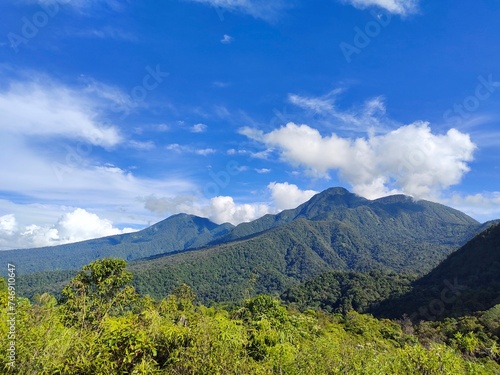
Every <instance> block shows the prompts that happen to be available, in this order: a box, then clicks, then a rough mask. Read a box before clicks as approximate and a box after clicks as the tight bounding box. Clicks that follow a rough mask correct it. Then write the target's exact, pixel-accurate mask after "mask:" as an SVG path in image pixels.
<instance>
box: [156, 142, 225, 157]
mask: <svg viewBox="0 0 500 375" xmlns="http://www.w3.org/2000/svg"><path fill="white" fill-rule="evenodd" d="M166 149H167V150H169V151H173V152H176V153H179V154H181V153H192V154H196V155H202V156H207V155H211V154H215V153H216V152H217V150H214V149H213V148H201V149H196V148H193V147H191V146H186V145H180V144H178V143H173V144H170V145H168V146H166Z"/></svg>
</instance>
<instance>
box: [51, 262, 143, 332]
mask: <svg viewBox="0 0 500 375" xmlns="http://www.w3.org/2000/svg"><path fill="white" fill-rule="evenodd" d="M126 265H127V264H126V262H125V261H124V260H123V259H113V258H104V259H100V260H96V261H94V262H92V263H90V264H88V265H86V266H84V267H83V268H82V270H81V271H80V272H79V273H78V274H77V275H76V276H75V277H74V278H73V279H72V280H71V282H70V283H69V284H68V285H66V286H65V287H64V289H63V291H62V298H61V301H60V303H61V304H62V308H61V310H62V314H63V320H64V322H65V323H66V324H69V325H78V324H80V325H81V326H82V327H83V326H85V325H95V324H98V323H99V322H100V321H101V319H102V318H103V317H104V316H106V315H108V314H112V315H118V314H120V313H121V312H123V311H125V310H127V309H130V308H131V307H132V304H133V302H134V301H136V300H137V297H138V296H137V294H136V292H135V289H134V288H133V287H132V286H130V281H131V280H132V274H131V273H130V272H128V271H127V270H126V269H125V268H126Z"/></svg>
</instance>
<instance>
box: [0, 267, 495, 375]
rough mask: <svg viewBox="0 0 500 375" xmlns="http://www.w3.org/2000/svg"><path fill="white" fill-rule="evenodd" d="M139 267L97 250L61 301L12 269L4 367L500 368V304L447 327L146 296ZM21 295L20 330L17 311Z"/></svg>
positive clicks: (2, 326)
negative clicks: (134, 279) (18, 278)
mask: <svg viewBox="0 0 500 375" xmlns="http://www.w3.org/2000/svg"><path fill="white" fill-rule="evenodd" d="M130 278H131V274H130V273H129V272H128V271H126V269H125V262H124V261H122V260H118V259H104V260H100V261H96V262H94V263H92V264H89V265H88V266H86V267H84V268H83V269H82V270H81V271H80V272H79V273H78V274H77V275H76V276H75V277H74V278H73V279H72V280H71V282H70V283H69V284H68V285H67V286H66V287H65V288H64V292H63V296H62V298H61V299H60V300H59V301H56V299H55V298H54V297H52V296H51V295H49V294H43V295H40V296H38V297H37V298H36V299H35V302H34V303H30V302H29V301H28V300H25V299H23V298H17V299H16V298H13V297H9V296H11V294H9V291H8V290H7V288H6V285H5V281H3V280H1V281H0V284H1V285H0V345H1V346H2V347H3V348H10V351H6V350H2V351H0V369H1V370H0V371H2V373H5V374H22V375H26V374H65V375H73V374H75V375H76V374H158V375H159V374H180V375H182V374H186V375H187V374H250V375H251V374H290V375H294V374H297V375H299V374H311V375H314V374H317V375H325V374H326V375H328V374H332V375H334V374H367V375H368V374H370V375H372V374H401V375H405V374H411V375H415V374H417V375H418V374H426V375H438V374H456V375H460V374H485V375H486V374H495V373H499V371H500V365H499V364H498V361H499V354H500V352H499V349H498V344H499V342H498V339H497V338H495V337H493V335H492V329H495V328H494V327H496V329H498V322H499V315H500V314H498V311H495V310H492V311H489V312H487V313H486V314H485V316H486V317H484V316H482V317H481V318H473V317H468V318H467V319H465V320H462V321H460V322H455V323H456V324H453V322H449V323H450V324H447V325H446V326H445V325H443V326H441V327H436V326H433V325H430V324H422V325H418V326H413V325H411V322H410V323H408V322H400V323H397V322H393V321H390V320H377V319H375V318H373V317H372V316H370V315H364V314H359V313H356V312H354V311H349V312H346V313H345V314H336V315H331V314H326V313H323V312H321V311H318V312H313V311H306V312H304V313H299V312H297V311H294V310H293V309H292V310H290V309H288V310H287V309H286V308H285V307H284V306H282V305H281V304H280V302H279V301H277V300H276V299H274V298H272V297H270V296H266V295H260V296H257V297H254V298H251V299H246V300H245V301H244V302H243V303H242V304H241V305H239V306H235V307H234V308H232V309H225V308H221V307H210V308H208V307H205V306H203V305H200V304H198V303H197V302H196V297H195V295H194V294H193V292H192V290H191V289H190V287H189V286H187V285H184V284H183V285H179V286H177V288H175V289H174V290H173V292H172V293H171V294H170V295H169V296H168V297H166V298H164V299H162V300H153V299H151V298H149V297H141V296H139V295H138V294H137V293H136V292H135V290H134V288H132V287H131V285H130V283H129V280H130ZM13 301H14V307H13V308H14V309H15V311H16V323H15V329H14V331H12V328H11V327H12V326H11V325H10V323H9V321H8V316H7V311H9V310H8V306H9V305H8V303H9V302H13ZM432 324H435V323H432ZM443 324H444V323H443ZM495 324H496V326H495ZM490 327H491V329H490ZM8 333H10V335H11V337H10V338H9V335H8ZM438 334H439V335H441V336H439V335H438ZM12 335H14V336H12ZM442 338H443V340H442ZM12 341H13V342H14V344H12Z"/></svg>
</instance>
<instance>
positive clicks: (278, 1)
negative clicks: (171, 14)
mask: <svg viewBox="0 0 500 375" xmlns="http://www.w3.org/2000/svg"><path fill="white" fill-rule="evenodd" d="M188 1H191V2H195V3H201V4H206V5H210V6H212V7H214V8H216V9H218V10H219V13H220V14H219V15H220V17H221V18H222V17H223V11H225V10H227V11H230V12H238V13H244V14H248V15H251V16H252V17H255V18H260V19H263V20H265V21H274V20H275V19H276V18H277V17H279V15H280V14H281V12H282V11H283V10H284V9H285V8H287V7H290V4H289V3H288V4H287V2H285V1H284V0H273V1H269V0H188Z"/></svg>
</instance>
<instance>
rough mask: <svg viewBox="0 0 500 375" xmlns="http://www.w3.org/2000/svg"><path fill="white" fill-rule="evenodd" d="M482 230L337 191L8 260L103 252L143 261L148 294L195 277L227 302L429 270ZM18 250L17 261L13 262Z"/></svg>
mask: <svg viewBox="0 0 500 375" xmlns="http://www.w3.org/2000/svg"><path fill="white" fill-rule="evenodd" d="M480 227H481V225H480V224H479V223H478V222H477V221H475V220H473V219H472V218H470V217H469V216H467V215H465V214H463V213H461V212H459V211H457V210H454V209H452V208H449V207H446V206H443V205H440V204H436V203H432V202H428V201H415V200H413V199H412V198H410V197H406V196H403V195H395V196H389V197H385V198H381V199H377V200H368V199H365V198H362V197H359V196H357V195H355V194H352V193H350V192H348V191H347V190H345V189H342V188H331V189H328V190H326V191H324V192H322V193H319V194H317V195H315V196H314V197H312V198H311V199H310V200H309V201H308V202H306V203H304V204H302V205H300V206H299V207H297V208H295V209H291V210H285V211H283V212H281V213H279V214H277V215H266V216H264V217H262V218H260V219H257V220H255V221H253V222H250V223H244V224H240V225H238V226H236V227H232V226H230V225H227V224H226V225H221V226H218V225H216V224H214V223H212V222H210V221H209V220H207V219H201V218H197V217H193V216H189V215H176V216H173V217H171V218H169V219H166V220H164V221H163V222H161V223H158V224H156V225H154V226H153V227H151V228H148V229H145V230H143V231H141V232H137V233H133V234H129V235H122V236H114V237H107V238H104V239H98V240H92V241H87V242H83V243H79V244H73V245H66V246H59V247H54V248H47V249H36V250H23V251H14V252H9V253H10V254H9V253H6V254H0V257H1V256H4V260H7V261H11V262H12V261H17V262H18V263H19V264H20V265H22V267H23V268H22V271H24V272H28V271H27V270H31V271H37V270H38V271H41V270H54V269H59V270H68V269H74V268H76V267H78V266H79V264H85V262H89V261H91V260H93V259H95V258H96V257H105V256H108V257H109V256H115V257H121V258H123V259H126V260H129V261H130V260H132V261H133V260H137V262H131V263H130V269H131V270H132V272H134V274H135V285H136V286H137V288H138V290H139V291H140V292H141V293H149V294H151V295H154V296H157V297H161V296H164V295H166V294H168V292H169V291H170V290H172V288H174V287H175V286H177V285H179V284H181V283H187V284H189V285H192V286H193V288H194V289H195V292H196V293H197V294H198V295H199V296H200V298H201V299H202V300H203V301H205V302H209V301H228V300H240V299H241V298H243V297H244V296H248V295H251V294H253V293H263V292H267V293H276V294H279V293H282V292H283V291H285V290H286V289H288V288H289V287H292V286H294V285H297V284H298V283H300V282H302V281H305V280H308V279H310V278H312V277H314V276H317V275H319V274H321V273H323V272H326V271H331V270H338V271H359V272H367V271H372V270H384V271H393V272H407V273H412V272H413V273H419V274H423V273H425V272H428V271H429V270H430V269H432V267H434V266H436V265H437V264H438V263H439V262H440V261H442V260H443V259H444V258H445V257H446V256H447V255H449V254H450V253H451V252H452V251H454V250H455V249H457V248H459V247H460V246H461V245H463V244H464V243H465V242H466V241H467V240H469V239H470V238H472V237H473V235H474V234H475V233H476V231H477V230H478V229H479V228H480ZM11 254H15V255H17V256H19V257H18V258H17V259H13V258H12V257H11V258H9V259H7V258H5V255H9V256H10V255H11ZM75 254H78V256H75ZM20 255H22V257H21V256H20ZM40 255H41V256H40ZM139 258H143V259H140V260H139ZM20 268H21V267H20ZM61 275H63V274H54V275H52V274H51V273H50V272H44V273H41V274H37V275H32V276H30V277H27V278H26V283H25V285H26V289H24V290H23V292H26V293H27V294H28V295H30V294H32V292H33V291H34V290H39V289H40V288H43V287H45V286H47V284H48V283H50V280H51V279H52V276H53V279H54V280H55V281H57V282H58V283H60V282H61V281H62V279H63V276H61ZM68 275H69V274H68ZM40 280H43V281H40ZM30 290H31V291H30ZM50 290H54V289H53V288H51V289H50Z"/></svg>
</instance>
